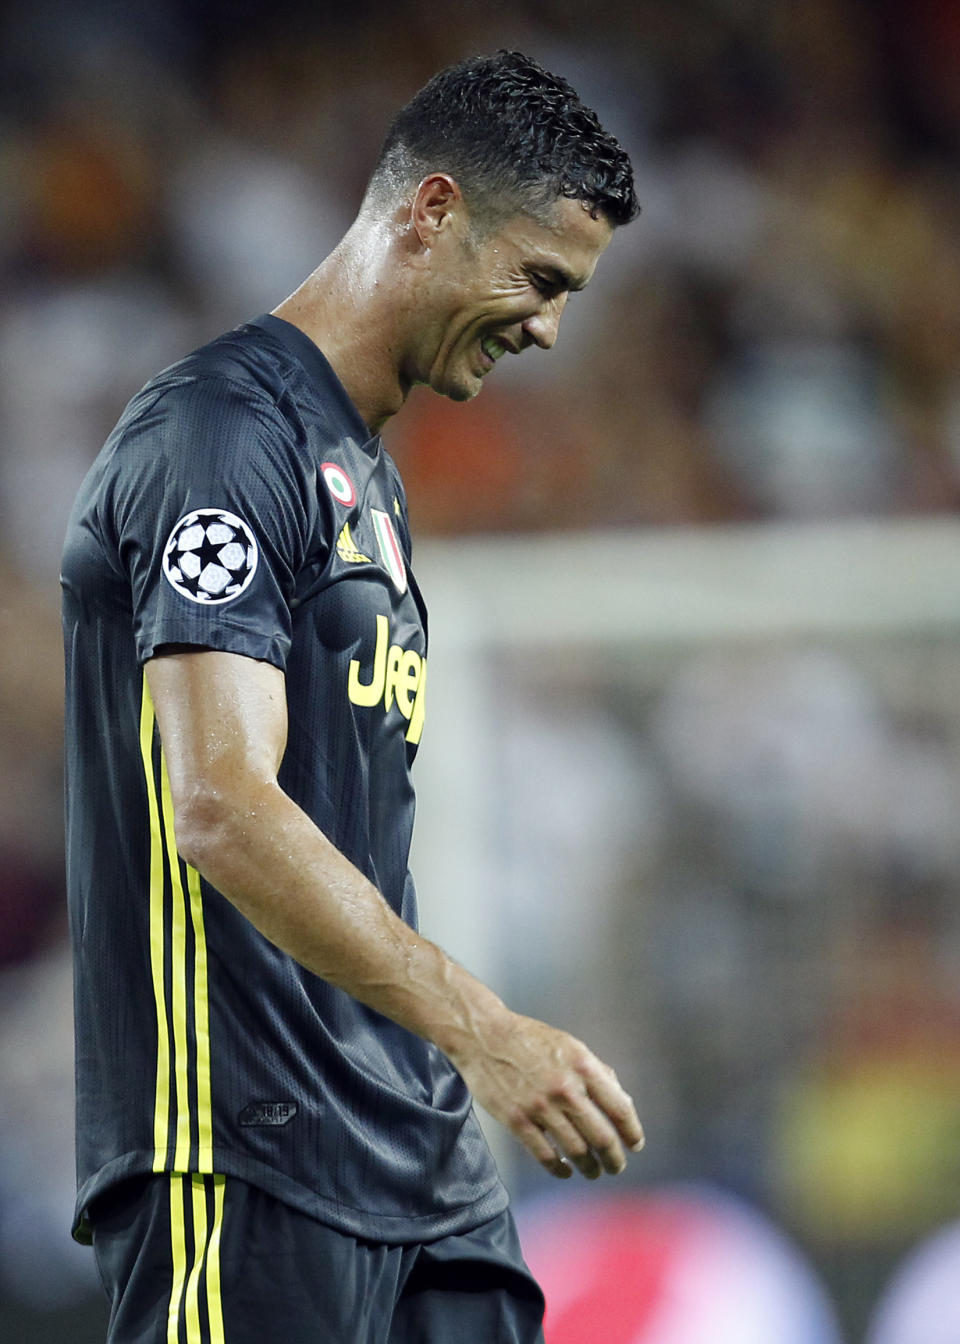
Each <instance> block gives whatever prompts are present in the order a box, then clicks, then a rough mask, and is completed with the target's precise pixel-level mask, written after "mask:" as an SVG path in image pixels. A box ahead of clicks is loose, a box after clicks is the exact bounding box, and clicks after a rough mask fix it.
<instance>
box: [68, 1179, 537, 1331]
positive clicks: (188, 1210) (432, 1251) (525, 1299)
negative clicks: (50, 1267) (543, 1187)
mask: <svg viewBox="0 0 960 1344" xmlns="http://www.w3.org/2000/svg"><path fill="white" fill-rule="evenodd" d="M91 1223H92V1226H93V1246H94V1251H95V1254H96V1257H97V1265H98V1268H99V1270H100V1276H101V1278H102V1280H103V1284H104V1287H105V1288H106V1290H107V1295H108V1296H109V1298H110V1302H111V1312H110V1330H109V1333H108V1336H107V1339H108V1344H279V1341H283V1344H542V1341H543V1334H542V1330H541V1321H542V1318H543V1295H542V1293H541V1292H540V1289H539V1288H538V1287H537V1284H536V1283H535V1282H534V1280H533V1279H532V1278H531V1276H530V1272H529V1270H528V1269H527V1267H526V1265H525V1264H524V1262H523V1257H522V1255H521V1253H520V1244H519V1241H518V1239H517V1233H516V1228H515V1227H514V1223H513V1219H512V1217H511V1215H510V1213H509V1211H507V1212H505V1213H503V1214H500V1215H499V1216H498V1217H496V1218H493V1219H491V1220H490V1222H488V1223H484V1224H482V1225H481V1226H480V1227H478V1228H475V1229H474V1230H473V1231H471V1232H466V1233H463V1234H461V1235H459V1236H452V1237H443V1238H441V1239H440V1240H438V1241H432V1242H427V1243H424V1244H420V1245H413V1246H393V1245H385V1244H381V1243H379V1242H373V1241H361V1240H357V1239H356V1238H354V1237H351V1236H348V1235H346V1234H344V1233H342V1232H337V1231H335V1230H334V1229H332V1228H329V1227H327V1226H325V1225H324V1224H323V1223H319V1222H317V1221H316V1220H315V1219H313V1218H310V1217H308V1216H307V1215H306V1214H304V1213H300V1212H299V1211H298V1210H297V1209H293V1208H290V1207H289V1206H288V1205H286V1204H282V1203H280V1202H279V1201H278V1200H276V1199H274V1198H273V1197H272V1196H271V1195H268V1194H266V1193H265V1192H264V1191H262V1190H259V1189H257V1188H256V1187H255V1186H252V1185H248V1184H247V1183H246V1182H244V1181H240V1180H236V1179H234V1178H233V1177H224V1176H179V1175H177V1176H171V1175H169V1174H167V1175H156V1176H143V1177H137V1178H134V1179H131V1180H128V1181H125V1182H123V1183H122V1184H121V1185H119V1186H116V1187H115V1188H114V1189H113V1190H110V1191H108V1192H107V1193H106V1194H105V1195H103V1196H101V1198H100V1199H99V1200H97V1201H96V1202H95V1204H94V1206H93V1208H92V1210H91Z"/></svg>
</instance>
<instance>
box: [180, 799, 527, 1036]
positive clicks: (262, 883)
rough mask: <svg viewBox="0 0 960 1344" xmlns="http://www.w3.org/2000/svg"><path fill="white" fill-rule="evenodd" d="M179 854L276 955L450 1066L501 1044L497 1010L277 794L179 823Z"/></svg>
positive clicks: (203, 811) (486, 992)
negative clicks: (433, 1050)
mask: <svg viewBox="0 0 960 1344" xmlns="http://www.w3.org/2000/svg"><path fill="white" fill-rule="evenodd" d="M177 832H178V839H179V840H180V847H181V852H182V853H183V854H184V857H185V858H187V860H188V862H190V863H191V864H192V865H193V866H194V867H196V868H197V869H198V871H199V872H200V873H201V874H202V875H203V876H204V877H205V878H206V879H207V881H208V882H210V884H211V885H212V886H214V887H216V888H217V890H218V891H220V892H222V893H223V895H224V896H226V897H227V899H228V900H230V901H231V902H232V903H233V904H234V905H235V906H236V907H237V909H239V910H240V911H241V913H242V914H244V915H245V916H246V917H247V918H248V919H249V920H250V921H251V923H252V924H254V925H255V926H256V928H258V929H259V930H260V932H261V933H262V934H264V936H265V937H267V938H269V939H270V941H271V942H273V943H274V944H275V945H276V946H277V947H279V948H281V949H282V950H283V951H284V952H287V953H289V954H290V956H292V957H294V958H295V960H297V961H298V962H300V964H301V965H303V966H305V967H306V968H307V969H308V970H310V971H313V972H314V973H315V974H316V975H319V976H322V977H323V978H324V979H325V980H328V981H329V982H330V983H331V984H334V985H337V986H338V987H339V988H341V989H343V990H345V991H346V992H347V993H349V994H351V995H353V996H354V997H355V998H357V999H360V1000H361V1001H362V1002H363V1003H366V1004H367V1005H369V1006H370V1007H371V1008H374V1009H376V1010H377V1011H378V1012H381V1013H383V1014H384V1015H385V1016H386V1017H389V1018H391V1019H392V1020H393V1021H395V1022H398V1023H399V1024H400V1025H401V1026H404V1027H406V1028H408V1029H409V1030H410V1031H413V1032H415V1033H416V1034H417V1035H419V1036H423V1037H425V1038H427V1039H428V1040H431V1041H434V1042H435V1043H436V1044H437V1045H438V1046H439V1047H440V1048H441V1049H442V1050H444V1051H445V1053H447V1054H448V1055H450V1056H451V1058H453V1059H455V1060H456V1059H457V1058H458V1057H459V1056H460V1055H462V1054H463V1053H464V1052H465V1051H469V1050H470V1049H471V1048H476V1047H477V1046H478V1045H481V1044H482V1043H484V1042H486V1041H487V1040H488V1039H493V1038H494V1037H495V1035H496V1032H497V1031H498V1030H502V1029H503V1026H504V1023H505V1021H506V1020H507V1019H508V1018H509V1017H510V1014H509V1013H508V1010H507V1009H506V1008H505V1006H504V1005H503V1003H502V1002H501V1000H500V999H499V998H498V997H497V996H496V995H495V994H494V993H493V991H492V990H490V989H488V988H487V987H486V986H485V985H483V984H481V983H480V981H478V980H477V979H476V978H475V977H474V976H472V975H470V974H469V972H468V971H466V970H464V968H463V967H461V966H459V965H458V964H457V963H456V962H454V961H453V960H452V959H451V958H450V957H448V956H447V955H446V953H445V952H443V950H442V949H441V948H439V947H438V946H437V945H436V944H435V943H432V942H431V941H430V940H429V939H427V938H424V937H422V936H421V935H420V934H418V933H416V932H415V931H414V930H413V929H411V928H410V926H409V925H407V924H406V923H405V922H404V921H403V920H402V919H400V918H399V917H398V916H397V915H396V914H395V913H394V911H393V910H392V909H391V908H390V906H389V905H388V904H387V902H386V901H385V900H384V899H383V897H382V895H381V894H380V892H379V891H378V890H377V889H376V887H374V886H373V884H372V883H371V882H369V881H368V880H367V878H366V877H364V875H363V874H362V873H361V872H360V871H359V869H357V868H356V867H355V866H354V865H353V864H352V863H351V862H350V861H349V860H348V859H347V858H346V857H345V856H344V855H343V854H342V853H341V852H340V851H339V850H338V849H336V847H335V846H334V845H332V844H331V843H330V841H329V840H328V839H327V838H326V836H324V835H323V833H322V832H321V831H320V830H319V829H318V828H317V827H316V826H315V825H314V823H313V822H312V821H311V820H310V818H309V817H308V816H307V815H306V813H304V812H303V811H302V809H301V808H299V807H298V806H297V805H296V804H295V803H294V802H293V801H292V800H291V799H290V798H289V797H288V796H287V795H286V794H285V793H284V792H283V791H282V790H281V789H280V787H279V786H278V785H277V784H275V783H272V782H266V783H264V784H262V785H259V786H257V788H256V790H255V791H254V792H253V793H252V794H250V795H249V796H247V797H246V798H245V799H244V800H243V804H242V806H238V805H236V803H232V804H231V805H229V806H227V805H219V804H217V803H214V804H213V805H211V804H210V802H209V801H208V802H206V803H205V804H204V805H202V806H200V807H195V808H193V809H191V810H188V812H187V814H186V817H185V818H184V820H183V821H182V822H180V821H178V826H177Z"/></svg>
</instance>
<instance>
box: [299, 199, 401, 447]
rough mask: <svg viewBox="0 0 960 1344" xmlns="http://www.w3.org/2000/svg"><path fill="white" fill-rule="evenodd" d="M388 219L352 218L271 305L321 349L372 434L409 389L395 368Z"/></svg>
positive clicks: (391, 232) (395, 330)
mask: <svg viewBox="0 0 960 1344" xmlns="http://www.w3.org/2000/svg"><path fill="white" fill-rule="evenodd" d="M397 244H398V239H397V237H396V233H395V229H394V225H393V222H392V221H390V222H388V223H385V224H379V225H374V226H370V225H365V224H363V222H362V221H361V220H357V221H356V222H355V223H354V225H353V227H352V228H351V229H350V231H349V232H348V233H347V234H346V235H345V237H344V238H343V239H342V241H341V242H340V244H339V245H338V246H337V247H336V248H335V249H334V251H333V252H331V253H330V255H329V256H328V257H327V258H326V260H325V261H323V262H322V263H321V264H320V265H319V266H318V267H317V269H316V270H315V271H314V272H313V274H312V275H309V276H308V277H307V279H306V280H305V281H304V282H303V284H302V285H301V286H300V287H299V289H297V290H295V291H294V293H293V294H291V295H290V297H289V298H288V299H285V300H284V301H283V303H281V304H280V305H279V306H278V307H276V308H274V310H273V312H274V315H275V316H276V317H282V318H283V319H284V320H285V321H287V322H291V323H292V324H293V325H294V326H295V327H299V328H300V330H301V331H303V332H304V333H305V334H306V335H307V336H309V337H310V339H311V340H312V341H313V342H314V344H315V345H318V346H319V347H320V349H321V350H322V351H323V353H324V356H325V357H326V359H327V361H328V362H329V364H330V366H331V368H332V369H333V371H334V373H335V374H336V375H337V377H338V378H339V379H340V381H341V383H343V386H344V387H345V388H346V390H347V393H348V394H349V396H350V399H351V401H352V402H353V404H354V405H355V406H356V408H357V410H358V411H359V412H360V415H361V417H362V419H363V420H364V422H365V423H366V425H367V426H368V428H369V429H370V432H371V433H372V434H376V433H377V432H378V431H379V430H380V428H381V427H382V426H383V424H384V423H385V422H386V421H387V420H388V419H389V418H390V416H391V415H395V414H396V412H397V411H399V409H400V407H401V406H402V405H403V403H404V401H405V400H406V397H407V393H408V392H409V391H410V387H409V384H408V383H405V381H404V378H403V376H402V372H401V363H402V355H401V351H400V331H399V323H398V320H397V315H396V312H397V304H396V299H395V295H394V293H393V286H392V285H391V283H390V275H391V274H392V270H393V264H394V262H393V260H392V259H391V252H392V250H393V249H394V248H395V247H396V246H397Z"/></svg>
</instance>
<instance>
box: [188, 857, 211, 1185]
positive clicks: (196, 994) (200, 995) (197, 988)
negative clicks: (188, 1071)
mask: <svg viewBox="0 0 960 1344" xmlns="http://www.w3.org/2000/svg"><path fill="white" fill-rule="evenodd" d="M187 887H188V889H189V892H190V918H191V920H192V922H193V946H194V954H193V1031H194V1038H195V1041H196V1069H197V1170H198V1171H202V1172H212V1171H213V1105H212V1102H211V1099H210V1000H209V996H208V992H207V939H206V932H205V930H204V925H203V898H202V895H201V892H200V874H199V873H198V872H197V870H196V868H191V867H190V866H189V865H187Z"/></svg>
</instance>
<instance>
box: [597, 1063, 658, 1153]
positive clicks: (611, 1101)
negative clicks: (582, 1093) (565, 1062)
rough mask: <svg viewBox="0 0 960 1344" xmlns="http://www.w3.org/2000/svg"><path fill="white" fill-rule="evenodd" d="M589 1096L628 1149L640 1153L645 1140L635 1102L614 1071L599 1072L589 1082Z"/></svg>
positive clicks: (604, 1070)
mask: <svg viewBox="0 0 960 1344" xmlns="http://www.w3.org/2000/svg"><path fill="white" fill-rule="evenodd" d="M586 1081H587V1094H588V1095H589V1097H590V1099H591V1101H593V1102H594V1104H595V1105H596V1106H597V1107H599V1109H600V1110H601V1111H602V1112H603V1114H604V1115H605V1116H607V1117H608V1118H609V1119H610V1121H611V1123H612V1124H613V1126H614V1127H615V1129H616V1131H617V1133H618V1134H619V1136H620V1138H621V1139H622V1140H623V1142H624V1143H625V1144H626V1145H627V1147H628V1148H629V1149H630V1150H631V1151H632V1152H634V1153H638V1152H640V1150H641V1148H642V1147H643V1145H644V1142H645V1139H644V1134H643V1126H642V1125H641V1123H640V1117H639V1116H638V1115H637V1112H636V1108H635V1107H634V1104H633V1100H632V1098H631V1097H629V1096H628V1095H627V1093H626V1092H625V1091H624V1090H623V1088H622V1087H621V1086H620V1084H619V1082H618V1081H617V1078H616V1074H614V1073H613V1071H612V1070H608V1069H606V1066H604V1069H603V1070H598V1071H597V1072H596V1073H594V1074H593V1075H592V1076H591V1077H590V1078H588V1079H587V1080H586Z"/></svg>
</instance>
